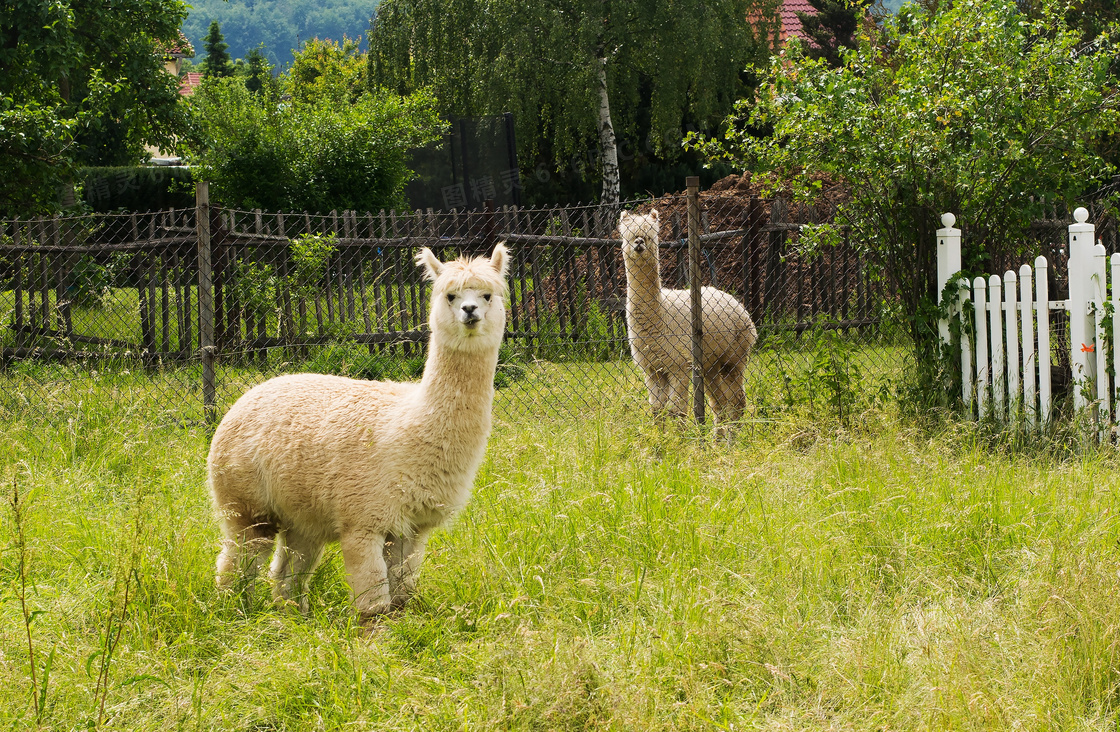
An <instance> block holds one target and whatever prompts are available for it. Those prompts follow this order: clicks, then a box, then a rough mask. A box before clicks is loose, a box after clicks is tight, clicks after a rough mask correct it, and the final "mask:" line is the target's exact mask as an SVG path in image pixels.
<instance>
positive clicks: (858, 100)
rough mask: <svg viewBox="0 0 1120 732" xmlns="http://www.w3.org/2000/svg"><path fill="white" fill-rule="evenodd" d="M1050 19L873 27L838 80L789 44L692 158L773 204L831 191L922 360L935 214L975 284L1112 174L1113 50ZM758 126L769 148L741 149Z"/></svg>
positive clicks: (963, 15) (960, 4) (1059, 17)
mask: <svg viewBox="0 0 1120 732" xmlns="http://www.w3.org/2000/svg"><path fill="white" fill-rule="evenodd" d="M1063 13H1064V8H1063V7H1060V6H1059V3H1057V2H1048V3H1047V4H1046V6H1045V8H1044V9H1043V10H1041V11H1040V12H1039V14H1038V15H1037V17H1034V18H1030V17H1027V16H1025V15H1023V14H1022V13H1021V12H1020V11H1019V10H1018V9H1017V7H1016V5H1015V3H1014V2H1011V1H1010V0H958V1H957V2H955V3H953V6H952V7H951V8H950V9H948V10H942V11H941V12H940V13H937V14H931V13H929V12H926V11H923V10H922V9H920V8H918V7H916V6H914V5H909V6H905V7H904V8H903V11H902V12H901V13H900V15H899V16H898V17H897V18H896V19H889V18H888V19H886V20H885V25H884V26H883V28H882V30H881V31H880V32H881V36H880V39H881V40H885V41H886V43H885V45H882V46H878V45H873V44H872V43H871V40H870V39H868V38H867V37H861V38H860V42H859V45H858V48H857V49H856V51H855V52H853V53H851V54H848V55H847V56H846V57H845V63H844V66H843V67H841V68H837V69H833V68H830V67H829V66H828V65H827V64H825V63H824V62H823V61H821V60H814V59H811V58H808V57H807V56H805V55H804V53H803V52H802V51H801V50H800V48H799V47H797V46H796V44H795V45H794V47H792V48H791V49H790V50H789V52H788V53H787V54H786V55H785V56H784V57H782V58H781V59H775V60H774V61H773V62H772V64H771V66H770V71H769V74H768V77H767V81H766V83H765V84H763V85H762V86H761V87H760V89H759V94H758V97H757V99H756V100H754V101H753V102H752V101H743V102H741V103H740V105H739V108H738V114H737V115H736V116H735V117H734V118H732V119H731V120H730V121H729V122H730V123H729V125H728V128H727V132H726V135H725V136H724V137H723V138H722V139H707V140H704V139H698V140H696V141H694V143H693V144H695V145H696V146H697V147H699V148H700V149H702V150H704V151H706V152H707V153H708V154H709V155H710V156H711V157H712V158H715V159H722V160H730V161H733V162H734V163H735V164H737V165H738V166H739V167H741V168H749V169H751V170H753V171H756V172H758V173H760V174H766V175H769V176H770V178H771V181H772V189H773V190H782V189H785V190H793V191H794V192H796V193H798V194H801V195H809V194H811V193H812V191H813V190H814V188H813V186H814V183H813V180H814V176H815V175H816V174H818V173H821V172H823V173H827V174H830V175H832V176H834V177H838V178H840V179H842V180H843V181H845V182H846V183H847V184H848V185H849V186H850V188H851V191H852V200H851V202H850V203H849V204H847V205H846V207H845V208H843V209H842V214H843V215H844V216H845V217H846V219H847V220H848V221H849V222H850V223H851V225H852V227H853V234H854V236H853V238H854V240H855V241H857V242H861V243H862V244H863V245H864V246H866V247H867V250H868V252H869V253H870V254H871V255H872V256H873V257H874V259H875V261H876V262H877V263H878V265H879V267H880V268H881V270H882V271H883V272H884V273H885V274H886V275H887V276H888V277H889V278H890V280H891V281H892V282H893V283H894V285H895V286H896V287H897V290H898V293H899V297H900V299H901V301H902V304H903V306H904V308H905V315H906V316H907V317H908V318H909V319H910V323H911V333H912V335H913V337H914V340H915V343H916V344H917V345H918V347H919V355H920V356H922V358H924V359H925V358H929V357H930V356H931V355H932V353H933V348H932V346H933V344H934V343H935V342H936V340H935V337H934V333H935V326H934V325H933V322H932V321H933V317H932V313H931V311H930V309H929V308H930V306H931V305H932V304H934V303H935V302H936V301H937V299H938V296H939V293H937V292H935V289H936V286H935V280H936V266H935V258H934V257H935V253H934V246H935V242H934V238H935V234H934V232H935V229H936V228H937V227H938V226H939V223H938V222H939V217H940V214H942V213H943V212H946V211H952V212H953V213H955V214H957V217H958V220H959V221H961V222H963V223H964V225H965V226H967V227H968V245H967V247H966V250H965V252H964V256H965V262H964V267H965V270H966V271H978V269H979V268H980V267H981V266H982V265H983V263H984V262H985V260H986V259H987V258H989V257H1002V256H1005V255H1009V254H1011V253H1014V252H1015V248H1016V246H1017V242H1019V241H1022V239H1021V238H1020V235H1021V233H1022V232H1023V229H1024V227H1025V226H1026V225H1027V224H1028V223H1029V222H1030V221H1031V219H1032V218H1034V217H1035V216H1037V215H1038V214H1039V213H1041V208H1042V206H1043V203H1042V202H1043V201H1046V202H1054V201H1064V202H1068V203H1070V204H1073V203H1074V202H1076V201H1079V200H1083V198H1084V197H1086V196H1089V195H1092V194H1093V192H1094V191H1095V190H1097V189H1098V188H1099V187H1100V186H1101V185H1102V184H1103V183H1105V182H1106V181H1107V180H1109V178H1110V176H1111V175H1112V174H1113V173H1114V172H1115V171H1114V166H1112V165H1110V164H1109V163H1108V162H1107V161H1106V160H1105V159H1104V158H1102V156H1101V155H1100V148H1099V141H1100V139H1101V138H1102V136H1103V135H1105V134H1106V133H1109V132H1113V131H1115V130H1116V129H1117V125H1118V119H1120V118H1118V113H1117V108H1118V97H1117V93H1116V91H1115V89H1114V88H1113V87H1112V86H1111V85H1110V81H1109V76H1108V67H1109V63H1110V61H1111V60H1112V58H1113V57H1114V54H1115V46H1114V45H1113V43H1112V42H1111V41H1110V40H1109V39H1107V38H1104V37H1102V38H1099V39H1098V43H1096V44H1094V45H1092V46H1086V45H1085V44H1083V43H1082V41H1081V38H1080V34H1079V33H1078V32H1077V31H1076V30H1073V29H1071V28H1069V27H1068V26H1067V24H1066V21H1065V19H1064V15H1063ZM886 49H890V50H889V51H888V50H886ZM767 126H770V127H772V129H773V135H771V136H769V137H757V136H753V135H751V134H750V133H749V129H751V128H755V129H758V128H765V127H767Z"/></svg>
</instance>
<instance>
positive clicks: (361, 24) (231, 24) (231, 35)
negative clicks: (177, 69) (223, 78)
mask: <svg viewBox="0 0 1120 732" xmlns="http://www.w3.org/2000/svg"><path fill="white" fill-rule="evenodd" d="M375 7H376V3H369V2H367V1H366V0H287V1H286V2H261V1H260V0H193V1H192V2H191V10H190V14H189V15H188V16H187V19H186V20H185V21H183V33H185V34H186V36H187V38H189V39H190V40H191V42H192V43H194V44H195V47H196V48H202V41H203V39H204V38H205V36H206V33H207V29H208V25H209V23H210V21H211V20H217V21H218V22H219V23H221V26H222V33H223V34H224V35H225V41H226V43H228V44H229V50H230V54H231V55H232V56H234V57H242V58H248V56H247V54H248V53H249V50H250V49H253V48H257V47H259V46H262V45H263V46H264V50H263V53H264V55H265V57H266V58H267V59H268V62H269V63H270V64H272V65H273V66H279V67H284V66H287V65H288V64H290V63H291V61H292V59H293V58H294V56H295V54H296V52H297V51H298V50H299V48H300V46H301V45H302V44H303V43H304V42H305V41H307V39H309V38H315V37H319V38H332V39H340V38H345V37H349V38H358V37H360V36H361V35H363V34H364V33H365V32H366V29H367V28H369V20H370V15H371V14H372V13H373V12H375V11H374V8H375Z"/></svg>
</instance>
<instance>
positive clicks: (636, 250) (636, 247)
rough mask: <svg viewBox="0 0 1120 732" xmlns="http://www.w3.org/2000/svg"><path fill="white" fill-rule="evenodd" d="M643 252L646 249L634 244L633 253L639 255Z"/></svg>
mask: <svg viewBox="0 0 1120 732" xmlns="http://www.w3.org/2000/svg"><path fill="white" fill-rule="evenodd" d="M645 250H646V248H645V247H643V246H642V245H641V244H635V245H634V251H635V252H637V253H638V254H641V253H642V252H644V251H645Z"/></svg>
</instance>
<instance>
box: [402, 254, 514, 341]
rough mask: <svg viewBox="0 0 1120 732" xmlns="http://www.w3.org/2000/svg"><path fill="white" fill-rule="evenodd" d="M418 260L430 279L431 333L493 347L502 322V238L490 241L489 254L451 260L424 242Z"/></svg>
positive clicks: (506, 265) (499, 338) (505, 256)
mask: <svg viewBox="0 0 1120 732" xmlns="http://www.w3.org/2000/svg"><path fill="white" fill-rule="evenodd" d="M416 263H417V264H419V265H420V266H421V267H423V268H424V274H425V275H426V276H427V278H428V280H430V281H431V283H432V302H431V313H430V315H429V316H428V325H429V327H430V328H431V330H432V339H433V340H435V339H437V338H438V339H439V340H440V342H441V343H443V344H445V345H448V346H450V347H451V348H453V349H455V350H460V351H487V350H493V351H497V349H498V346H499V345H501V342H502V335H503V334H504V332H505V327H506V305H505V298H506V293H507V292H508V286H507V285H506V273H507V271H508V270H509V250H508V249H506V246H505V244H504V243H503V244H498V245H497V246H496V247H494V253H493V254H491V255H490V256H489V257H474V258H469V259H468V258H467V257H459V258H458V259H457V260H455V261H453V262H441V261H440V260H439V259H437V258H436V256H435V255H434V254H432V251H431V250H430V249H428V248H427V247H425V248H424V249H421V250H420V253H419V254H417V255H416Z"/></svg>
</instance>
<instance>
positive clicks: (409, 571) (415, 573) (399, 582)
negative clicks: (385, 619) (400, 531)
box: [389, 527, 432, 607]
mask: <svg viewBox="0 0 1120 732" xmlns="http://www.w3.org/2000/svg"><path fill="white" fill-rule="evenodd" d="M431 534H432V529H431V528H430V527H429V528H424V529H419V530H418V531H417V532H416V535H415V536H412V537H410V538H406V539H404V540H403V541H401V542H400V549H399V550H398V551H399V554H398V555H397V556H399V557H400V561H398V562H397V563H396V564H391V565H390V567H389V592H390V594H391V596H392V603H393V607H401V606H402V605H404V604H405V603H406V602H408V599H409V598H410V597H412V595H413V594H414V593H415V592H416V580H417V579H418V578H419V576H420V564H421V563H422V562H423V561H424V552H425V551H426V550H427V548H428V537H430V536H431Z"/></svg>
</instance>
